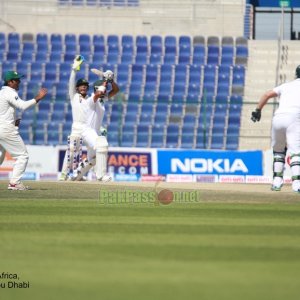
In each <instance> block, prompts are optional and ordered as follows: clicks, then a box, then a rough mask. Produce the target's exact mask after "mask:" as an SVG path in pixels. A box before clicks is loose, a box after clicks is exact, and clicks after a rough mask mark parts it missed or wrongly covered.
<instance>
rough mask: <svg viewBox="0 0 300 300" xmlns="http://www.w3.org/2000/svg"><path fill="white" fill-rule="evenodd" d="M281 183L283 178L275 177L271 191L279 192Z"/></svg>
mask: <svg viewBox="0 0 300 300" xmlns="http://www.w3.org/2000/svg"><path fill="white" fill-rule="evenodd" d="M282 185H283V179H282V178H281V177H275V178H274V180H273V184H272V186H271V191H274V192H280V191H281V188H282Z"/></svg>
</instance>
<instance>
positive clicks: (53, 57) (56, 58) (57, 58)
mask: <svg viewBox="0 0 300 300" xmlns="http://www.w3.org/2000/svg"><path fill="white" fill-rule="evenodd" d="M73 59H74V56H73ZM61 61H62V57H61V52H52V53H50V55H49V62H51V64H58V63H60V62H61Z"/></svg>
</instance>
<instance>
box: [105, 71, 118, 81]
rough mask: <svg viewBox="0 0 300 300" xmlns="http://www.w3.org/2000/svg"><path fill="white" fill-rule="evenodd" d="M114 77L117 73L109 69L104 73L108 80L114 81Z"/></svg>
mask: <svg viewBox="0 0 300 300" xmlns="http://www.w3.org/2000/svg"><path fill="white" fill-rule="evenodd" d="M114 77H115V74H114V73H113V72H112V71H111V70H107V71H105V72H104V73H103V78H104V80H105V81H107V82H113V81H114Z"/></svg>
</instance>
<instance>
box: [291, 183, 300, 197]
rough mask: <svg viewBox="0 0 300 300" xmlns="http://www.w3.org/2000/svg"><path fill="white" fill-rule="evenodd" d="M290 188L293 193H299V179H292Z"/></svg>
mask: <svg viewBox="0 0 300 300" xmlns="http://www.w3.org/2000/svg"><path fill="white" fill-rule="evenodd" d="M292 189H293V191H294V192H295V193H298V194H300V181H299V180H294V181H293V183H292Z"/></svg>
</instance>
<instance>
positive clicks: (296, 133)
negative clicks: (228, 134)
mask: <svg viewBox="0 0 300 300" xmlns="http://www.w3.org/2000/svg"><path fill="white" fill-rule="evenodd" d="M274 97H279V100H280V101H279V107H278V109H277V110H276V111H275V114H274V117H273V121H272V148H273V154H274V160H273V172H274V173H273V184H272V187H271V190H273V191H280V190H281V187H282V185H283V172H284V165H285V156H286V152H287V151H288V152H289V154H290V157H291V160H290V167H291V171H292V180H293V183H292V189H293V191H294V192H297V193H300V65H299V66H298V67H297V68H296V79H295V80H293V81H291V82H287V83H284V84H282V85H280V86H277V87H275V88H274V89H273V90H270V91H267V92H266V93H265V94H263V95H262V96H261V98H260V100H259V103H258V105H257V108H256V110H255V111H253V112H252V117H251V119H252V121H253V122H256V121H259V120H260V118H261V110H262V108H263V107H264V106H265V104H266V103H267V102H268V100H269V99H271V98H274Z"/></svg>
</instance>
